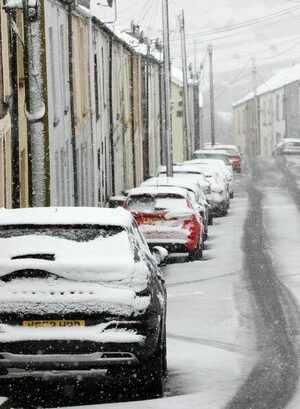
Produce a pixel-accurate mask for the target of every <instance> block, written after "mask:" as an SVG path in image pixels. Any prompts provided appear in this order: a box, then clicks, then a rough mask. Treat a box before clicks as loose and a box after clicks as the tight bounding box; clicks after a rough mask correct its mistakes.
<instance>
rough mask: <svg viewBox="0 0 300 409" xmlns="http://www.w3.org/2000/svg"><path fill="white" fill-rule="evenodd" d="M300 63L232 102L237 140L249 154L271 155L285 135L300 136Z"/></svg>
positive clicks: (290, 136)
mask: <svg viewBox="0 0 300 409" xmlns="http://www.w3.org/2000/svg"><path fill="white" fill-rule="evenodd" d="M299 85H300V65H295V66H292V67H289V68H286V69H284V70H280V71H278V72H277V73H276V74H275V75H274V76H273V77H271V78H270V79H269V80H267V81H266V82H265V83H264V84H262V85H261V86H260V87H258V89H257V118H258V124H257V125H256V122H257V120H256V112H255V109H256V106H255V102H254V96H253V92H250V93H249V94H248V95H246V97H245V98H243V99H242V100H240V101H238V102H237V103H235V104H234V106H233V121H234V139H235V144H236V145H238V146H240V148H241V150H242V151H243V152H245V153H246V154H248V155H255V154H259V155H262V156H271V155H272V153H273V151H274V148H275V146H276V145H277V143H278V142H279V141H281V140H282V139H283V138H300V103H299V101H300V93H299ZM257 128H258V129H257Z"/></svg>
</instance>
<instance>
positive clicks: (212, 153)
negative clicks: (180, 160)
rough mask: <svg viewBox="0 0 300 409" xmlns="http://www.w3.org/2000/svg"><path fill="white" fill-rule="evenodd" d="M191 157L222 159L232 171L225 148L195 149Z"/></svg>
mask: <svg viewBox="0 0 300 409" xmlns="http://www.w3.org/2000/svg"><path fill="white" fill-rule="evenodd" d="M192 159H219V160H222V161H223V162H224V163H225V165H226V166H227V167H228V169H229V170H230V171H233V168H232V163H231V160H230V159H229V155H228V153H227V152H226V151H225V150H214V149H210V150H209V149H203V150H198V151H195V152H194V153H193V155H192Z"/></svg>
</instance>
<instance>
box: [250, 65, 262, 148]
mask: <svg viewBox="0 0 300 409" xmlns="http://www.w3.org/2000/svg"><path fill="white" fill-rule="evenodd" d="M252 81H253V96H254V110H255V124H254V129H255V132H254V136H255V143H254V155H259V154H260V129H259V106H258V96H257V69H256V61H255V58H253V59H252Z"/></svg>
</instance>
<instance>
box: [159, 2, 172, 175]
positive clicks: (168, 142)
mask: <svg viewBox="0 0 300 409" xmlns="http://www.w3.org/2000/svg"><path fill="white" fill-rule="evenodd" d="M162 14H163V37H164V61H163V65H164V89H165V151H166V154H165V155H166V167H167V176H168V177H172V176H173V143H172V127H171V60H170V38H169V36H170V29H169V0H162Z"/></svg>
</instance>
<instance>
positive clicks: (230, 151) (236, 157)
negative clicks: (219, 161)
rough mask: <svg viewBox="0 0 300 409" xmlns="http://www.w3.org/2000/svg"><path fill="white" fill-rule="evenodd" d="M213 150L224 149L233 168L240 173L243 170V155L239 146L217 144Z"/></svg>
mask: <svg viewBox="0 0 300 409" xmlns="http://www.w3.org/2000/svg"><path fill="white" fill-rule="evenodd" d="M213 150H222V151H226V153H227V155H228V157H229V159H230V161H231V164H232V168H233V170H235V171H236V172H238V173H241V171H242V155H241V154H240V152H239V150H238V148H237V147H236V146H235V145H215V146H214V147H213Z"/></svg>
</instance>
